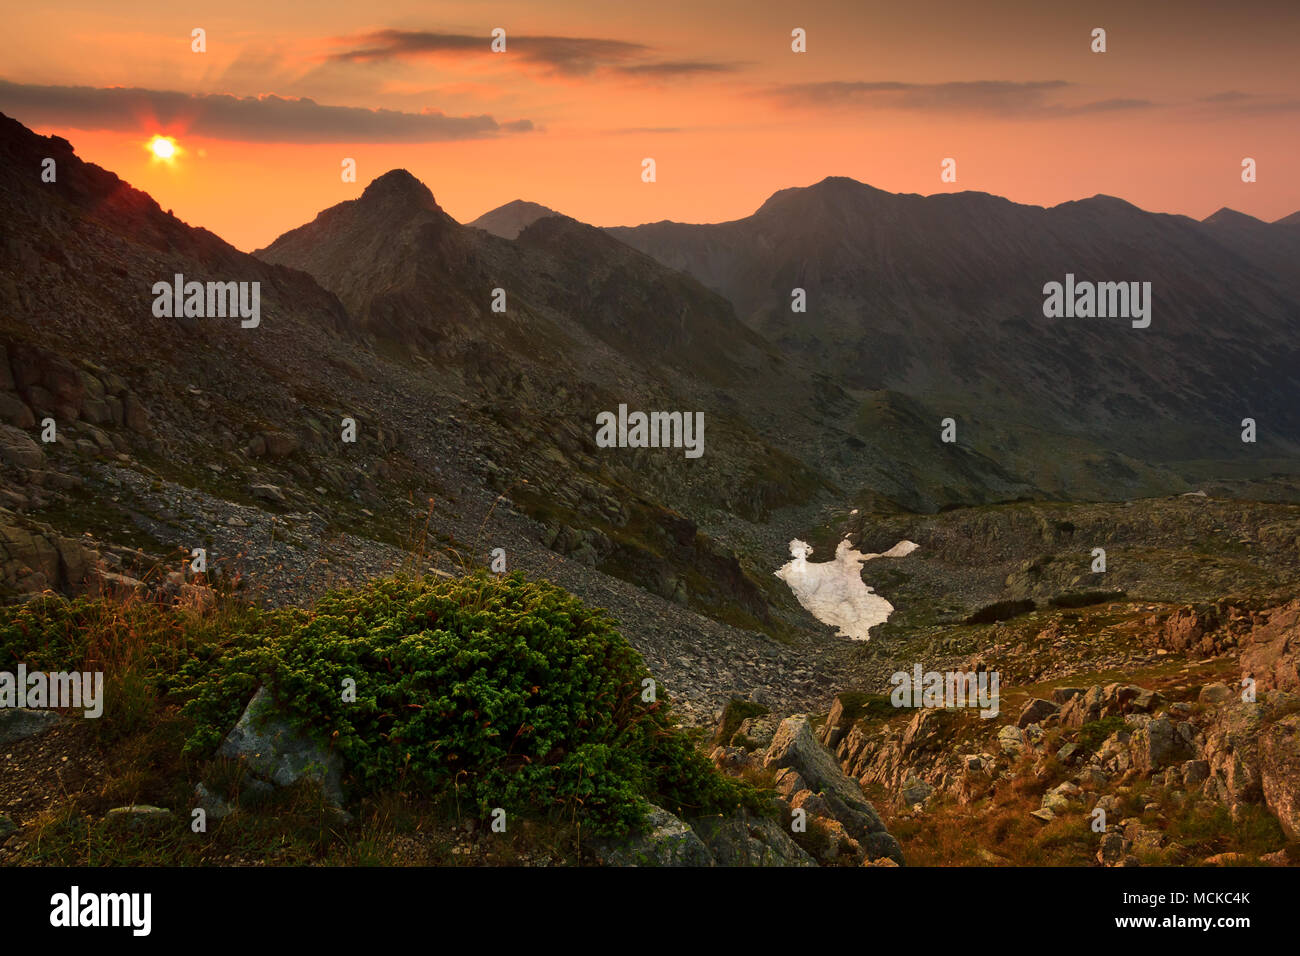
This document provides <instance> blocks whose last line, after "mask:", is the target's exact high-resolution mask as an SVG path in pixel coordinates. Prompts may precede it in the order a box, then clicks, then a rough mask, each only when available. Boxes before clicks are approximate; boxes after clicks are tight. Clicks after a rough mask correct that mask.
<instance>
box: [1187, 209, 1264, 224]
mask: <svg viewBox="0 0 1300 956" xmlns="http://www.w3.org/2000/svg"><path fill="white" fill-rule="evenodd" d="M1201 222H1205V223H1211V224H1213V225H1223V224H1225V223H1234V222H1235V223H1250V224H1251V225H1257V226H1262V225H1264V221H1263V220H1262V219H1256V218H1255V217H1254V216H1248V215H1246V214H1245V213H1244V212H1238V211H1237V210H1235V209H1230V208H1229V207H1227V206H1223V207H1222V208H1220V209H1218V210H1217V211H1215V212H1214V213H1212V214H1211V215H1208V216H1206V217H1205V218H1204V219H1202V220H1201Z"/></svg>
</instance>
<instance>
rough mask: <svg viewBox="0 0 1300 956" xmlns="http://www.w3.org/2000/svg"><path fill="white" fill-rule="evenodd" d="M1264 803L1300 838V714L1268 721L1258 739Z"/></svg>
mask: <svg viewBox="0 0 1300 956" xmlns="http://www.w3.org/2000/svg"><path fill="white" fill-rule="evenodd" d="M1259 778H1260V788H1261V789H1262V790H1263V793H1264V802H1265V803H1267V804H1268V808H1269V809H1270V810H1272V811H1273V813H1274V814H1275V815H1276V816H1277V819H1278V822H1279V823H1280V824H1282V829H1283V830H1285V831H1286V835H1287V836H1289V837H1290V838H1291V839H1292V840H1300V714H1291V715H1290V716H1287V717H1283V718H1282V719H1281V720H1277V721H1275V722H1273V723H1271V724H1269V725H1268V726H1267V727H1266V728H1265V729H1264V732H1263V733H1262V734H1261V735H1260V738H1259Z"/></svg>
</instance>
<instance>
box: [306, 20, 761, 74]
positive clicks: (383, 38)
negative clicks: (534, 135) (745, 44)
mask: <svg viewBox="0 0 1300 956" xmlns="http://www.w3.org/2000/svg"><path fill="white" fill-rule="evenodd" d="M335 42H337V43H341V44H350V45H354V48H352V49H348V50H343V51H341V52H339V53H334V54H331V55H330V56H329V58H328V59H330V60H332V61H342V62H350V63H376V62H384V61H388V60H403V59H417V58H423V57H436V56H440V55H445V56H462V55H465V54H484V55H493V54H491V53H490V50H491V37H489V36H466V35H464V34H456V33H425V32H418V31H410V30H377V31H375V32H374V33H367V34H364V35H362V36H358V37H351V38H348V37H343V38H339V39H338V40H336V41H335ZM654 52H655V51H654V50H653V49H652V48H651V47H648V46H646V45H645V44H643V43H630V42H628V41H626V40H604V39H598V38H592V37H552V36H512V35H510V34H509V33H507V34H506V53H505V54H503V56H509V57H516V58H518V60H520V61H522V62H524V63H527V64H530V65H532V66H538V67H542V68H543V69H545V70H546V71H547V72H550V73H555V74H558V75H561V76H589V75H591V74H593V73H596V72H599V71H610V72H615V73H621V74H623V75H626V76H647V77H659V78H663V79H671V78H676V77H683V76H695V75H699V74H706V73H724V72H728V71H731V70H735V69H737V68H738V67H737V66H736V65H734V64H728V63H715V62H711V61H707V60H682V61H655V60H653V59H652V58H651V57H652V56H653V54H654Z"/></svg>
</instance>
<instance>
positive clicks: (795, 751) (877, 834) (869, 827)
mask: <svg viewBox="0 0 1300 956" xmlns="http://www.w3.org/2000/svg"><path fill="white" fill-rule="evenodd" d="M763 765H764V766H765V767H768V768H769V769H774V770H783V769H786V768H789V769H791V770H793V771H795V772H796V773H797V774H798V775H799V776H800V778H802V780H803V781H804V783H805V785H806V787H807V790H804V791H801V792H802V793H806V794H808V795H810V796H815V797H817V798H819V800H820V803H819V804H818V805H817V809H818V810H819V811H820V812H819V813H815V814H814V815H816V816H828V817H830V818H831V819H833V820H835V821H837V822H838V823H839V824H841V825H842V826H843V827H844V829H845V830H846V831H847V833H848V835H849V836H850V837H852V838H853V839H854V840H856V841H857V842H858V844H860V845H861V847H862V849H863V851H864V852H865V853H866V855H867V858H868V859H873V860H874V859H876V858H878V857H882V856H884V857H889V858H891V859H893V860H895V861H897V862H899V863H902V862H903V852H902V848H901V847H900V846H899V845H898V841H897V840H895V839H894V838H893V836H891V835H890V834H889V833H888V831H887V830H886V829H885V824H884V822H883V821H882V820H881V819H880V815H879V814H878V813H876V810H875V808H874V807H873V806H872V805H871V804H870V803H869V802H868V801H867V799H866V797H865V796H864V795H863V793H862V788H861V787H860V786H859V785H858V783H857V782H856V781H855V780H853V779H851V778H850V777H848V776H847V775H846V774H845V773H844V771H843V770H842V769H841V768H840V766H839V764H838V763H836V760H835V757H834V756H832V755H831V753H830V751H828V750H826V748H825V747H823V746H822V745H821V743H820V742H819V741H818V740H817V737H816V735H815V734H814V733H813V729H812V724H811V723H810V722H809V720H808V717H807V716H806V715H803V714H796V715H794V716H792V717H787V718H786V719H785V720H783V721H781V725H780V726H779V727H778V728H777V731H776V735H775V737H773V739H772V744H771V746H770V747H769V748H768V751H767V754H766V756H765V757H764V758H763ZM796 801H799V794H796V795H795V798H794V800H792V804H793V803H795V802H796Z"/></svg>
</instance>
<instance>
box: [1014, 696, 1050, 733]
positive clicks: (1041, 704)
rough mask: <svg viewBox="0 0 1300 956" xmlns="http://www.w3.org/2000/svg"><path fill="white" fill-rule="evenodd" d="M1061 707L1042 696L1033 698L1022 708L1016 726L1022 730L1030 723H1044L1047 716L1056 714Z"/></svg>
mask: <svg viewBox="0 0 1300 956" xmlns="http://www.w3.org/2000/svg"><path fill="white" fill-rule="evenodd" d="M1060 709H1061V708H1060V707H1058V706H1057V705H1056V704H1053V703H1052V702H1051V701H1050V700H1043V699H1042V698H1041V697H1034V698H1031V699H1030V700H1029V701H1027V702H1026V703H1025V706H1024V707H1022V708H1021V709H1020V716H1019V717H1018V718H1016V726H1017V727H1019V728H1021V729H1022V730H1023V729H1024V728H1026V727H1028V726H1029V725H1030V724H1039V723H1042V722H1043V720H1045V719H1046V718H1047V717H1049V716H1051V715H1052V714H1055V713H1056V712H1057V711H1059V710H1060Z"/></svg>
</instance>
